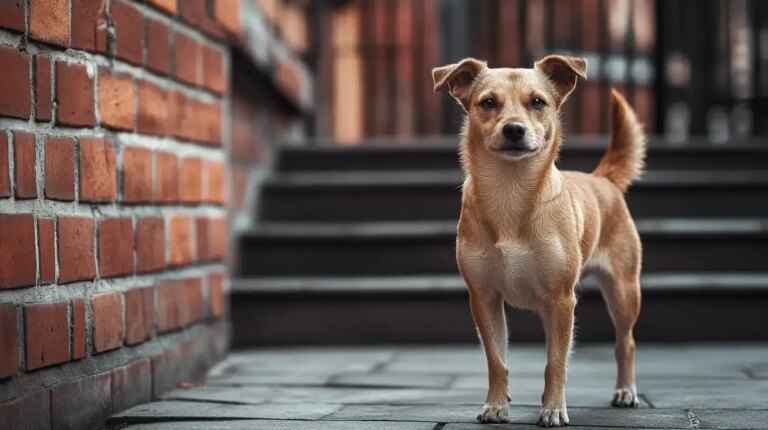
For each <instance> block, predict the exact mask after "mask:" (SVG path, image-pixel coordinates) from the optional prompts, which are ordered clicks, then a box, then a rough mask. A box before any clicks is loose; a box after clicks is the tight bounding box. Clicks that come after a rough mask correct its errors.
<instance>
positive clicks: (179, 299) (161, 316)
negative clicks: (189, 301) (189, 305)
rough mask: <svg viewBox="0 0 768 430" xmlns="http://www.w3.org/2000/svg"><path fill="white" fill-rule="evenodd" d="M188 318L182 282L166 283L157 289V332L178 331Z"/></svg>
mask: <svg viewBox="0 0 768 430" xmlns="http://www.w3.org/2000/svg"><path fill="white" fill-rule="evenodd" d="M186 318H187V317H186V294H185V292H184V284H183V283H182V282H181V281H164V282H163V283H162V284H160V287H158V289H157V331H158V332H160V333H165V332H169V331H172V330H176V329H178V328H180V327H181V326H182V324H183V323H184V321H186Z"/></svg>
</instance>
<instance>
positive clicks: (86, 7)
mask: <svg viewBox="0 0 768 430" xmlns="http://www.w3.org/2000/svg"><path fill="white" fill-rule="evenodd" d="M71 37H72V40H71V43H72V47H73V48H75V49H82V50H85V51H91V52H106V51H107V11H106V0H72V36H71Z"/></svg>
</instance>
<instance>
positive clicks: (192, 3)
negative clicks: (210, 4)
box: [179, 0, 206, 27]
mask: <svg viewBox="0 0 768 430" xmlns="http://www.w3.org/2000/svg"><path fill="white" fill-rule="evenodd" d="M205 14H206V10H205V0H182V1H181V2H180V4H179V15H180V16H181V18H182V19H183V20H184V21H186V22H187V23H189V24H190V25H192V26H193V27H199V26H200V25H201V24H202V22H203V20H204V19H205Z"/></svg>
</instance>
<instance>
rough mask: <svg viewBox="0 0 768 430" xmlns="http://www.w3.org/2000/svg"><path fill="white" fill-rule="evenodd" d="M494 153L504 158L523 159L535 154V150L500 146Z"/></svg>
mask: <svg viewBox="0 0 768 430" xmlns="http://www.w3.org/2000/svg"><path fill="white" fill-rule="evenodd" d="M496 152H497V153H499V154H501V155H503V156H505V157H510V158H524V157H527V156H529V155H532V154H533V153H535V152H536V149H534V148H528V147H524V146H502V147H501V148H499V149H497V150H496Z"/></svg>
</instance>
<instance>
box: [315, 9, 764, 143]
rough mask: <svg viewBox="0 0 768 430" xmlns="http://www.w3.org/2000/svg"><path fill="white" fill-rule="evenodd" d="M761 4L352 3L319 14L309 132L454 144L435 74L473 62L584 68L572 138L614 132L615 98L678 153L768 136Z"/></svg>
mask: <svg viewBox="0 0 768 430" xmlns="http://www.w3.org/2000/svg"><path fill="white" fill-rule="evenodd" d="M766 7H767V5H766V2H762V1H759V0H672V1H654V0H578V1H573V0H487V1H471V0H424V1H408V0H382V1H370V0H348V1H325V2H313V6H312V8H311V20H312V22H314V26H315V29H314V33H313V34H314V35H315V36H316V37H315V38H314V45H313V49H314V52H315V54H314V55H313V57H312V60H314V66H315V69H316V75H317V78H318V88H317V95H318V97H317V98H318V100H320V102H319V103H320V104H319V106H318V110H317V116H316V119H315V121H314V126H315V133H316V135H317V136H320V137H330V138H334V139H335V140H337V141H339V142H342V143H344V142H347V143H350V142H357V141H360V140H363V139H367V138H371V137H376V136H396V137H398V138H399V139H400V140H407V139H409V138H411V137H413V136H423V135H435V134H453V133H455V132H456V131H457V129H458V127H459V125H460V122H461V116H460V112H459V109H456V108H455V107H453V106H451V104H453V101H451V100H450V99H449V97H448V96H447V95H444V94H443V95H437V96H436V95H434V94H433V93H432V81H431V76H430V70H431V69H432V68H433V67H435V66H437V65H442V64H446V63H451V62H455V61H458V60H460V59H461V58H464V57H467V56H473V57H477V58H482V59H486V60H488V63H489V65H490V66H492V67H530V66H531V65H532V64H533V62H534V61H535V60H536V59H537V58H540V57H542V56H544V55H547V54H550V53H562V54H570V55H579V56H584V57H586V58H587V59H588V60H589V63H590V66H589V80H588V81H586V82H584V83H583V84H581V86H580V89H579V90H578V91H576V92H575V93H574V94H573V95H572V97H571V100H570V102H569V103H568V104H567V105H566V106H565V108H564V109H565V110H564V114H563V119H564V121H565V124H566V130H567V131H568V132H569V133H572V134H587V135H591V134H602V133H606V132H607V131H608V118H607V115H608V106H607V102H608V99H609V97H608V94H609V90H610V87H616V88H618V89H619V90H621V91H622V92H624V93H625V94H626V95H627V97H628V99H629V100H630V102H631V103H632V105H633V106H634V107H635V109H636V110H637V111H638V114H639V116H640V118H641V119H642V120H643V122H644V123H645V124H646V126H647V129H648V130H649V131H651V132H653V133H659V134H666V135H668V137H670V139H672V140H675V141H683V140H685V139H686V137H687V136H689V135H704V134H706V135H709V136H710V137H711V139H712V140H715V141H725V140H727V139H728V136H730V137H747V136H751V135H754V134H766V133H768V132H767V131H766V129H765V127H766V126H765V125H764V122H765V121H761V120H763V119H765V118H766V116H767V115H768V114H767V111H766V107H765V106H766V97H767V96H768V89H767V87H768V83H766V82H768V77H767V76H768V66H767V64H768V12H766Z"/></svg>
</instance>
